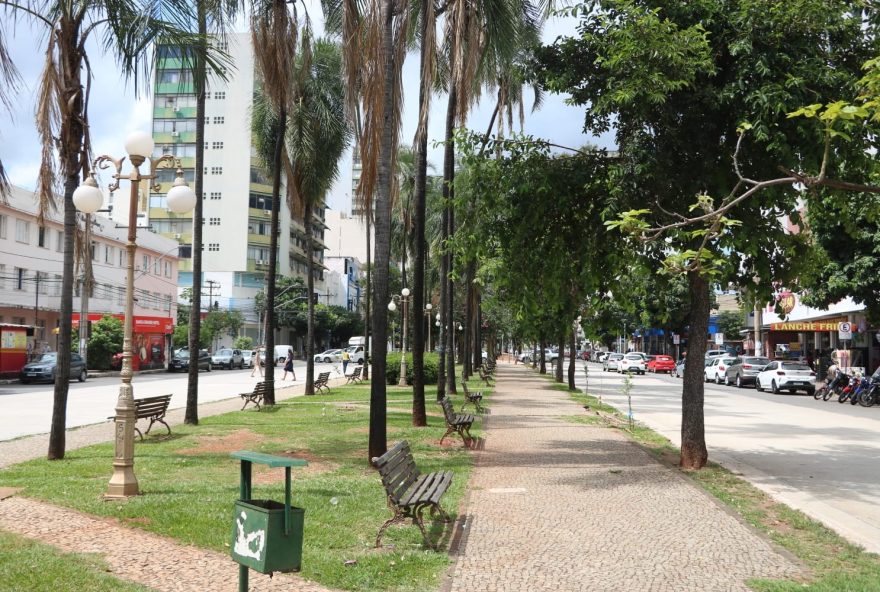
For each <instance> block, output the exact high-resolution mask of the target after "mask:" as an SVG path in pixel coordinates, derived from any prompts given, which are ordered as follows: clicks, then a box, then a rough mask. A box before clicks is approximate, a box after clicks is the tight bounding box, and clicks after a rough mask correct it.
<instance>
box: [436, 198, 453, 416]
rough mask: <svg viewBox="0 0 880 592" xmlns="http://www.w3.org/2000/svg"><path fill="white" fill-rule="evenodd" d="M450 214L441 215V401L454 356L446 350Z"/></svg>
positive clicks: (439, 336) (438, 332) (439, 390)
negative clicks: (448, 358) (448, 364)
mask: <svg viewBox="0 0 880 592" xmlns="http://www.w3.org/2000/svg"><path fill="white" fill-rule="evenodd" d="M448 214H449V212H448V210H447V209H446V208H443V213H442V214H441V217H442V219H441V222H440V224H441V226H442V227H443V228H442V232H441V240H440V251H441V252H440V303H439V305H438V307H437V308H438V309H439V310H438V311H437V312H438V313H439V314H440V326H439V327H438V328H437V353H438V354H439V356H440V360H439V362H438V364H437V400H438V401H440V400H442V399H443V397H445V396H446V356H447V355H452V354H451V352H447V349H446V333H447V323H449V319H448V317H447V316H446V301H447V300H448V299H449V294H448V293H447V288H449V284H447V283H446V279H445V278H446V276H447V274H449V260H448V259H447V258H446V250H445V247H444V243H445V242H446V229H447V226H448V224H447V220H446V218H447V215H448Z"/></svg>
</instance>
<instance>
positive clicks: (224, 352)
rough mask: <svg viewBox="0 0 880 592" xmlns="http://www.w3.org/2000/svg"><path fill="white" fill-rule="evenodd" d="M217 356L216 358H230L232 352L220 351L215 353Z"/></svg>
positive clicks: (227, 350)
mask: <svg viewBox="0 0 880 592" xmlns="http://www.w3.org/2000/svg"><path fill="white" fill-rule="evenodd" d="M217 355H218V356H231V355H232V350H231V349H221V350H220V351H218V352H217Z"/></svg>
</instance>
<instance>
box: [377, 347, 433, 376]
mask: <svg viewBox="0 0 880 592" xmlns="http://www.w3.org/2000/svg"><path fill="white" fill-rule="evenodd" d="M385 364H386V366H385V382H386V383H388V384H397V381H398V380H399V379H400V352H392V353H390V354H388V355H387V356H385ZM439 364H440V356H439V355H437V354H436V353H434V352H431V353H427V354H425V384H437V366H438V365H439ZM412 381H413V364H412V354H411V353H407V354H406V383H407V384H412Z"/></svg>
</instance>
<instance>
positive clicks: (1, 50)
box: [0, 29, 21, 200]
mask: <svg viewBox="0 0 880 592" xmlns="http://www.w3.org/2000/svg"><path fill="white" fill-rule="evenodd" d="M20 83H21V77H20V76H19V74H18V69H17V68H16V67H15V63H14V62H13V60H12V56H10V55H9V53H8V52H7V50H6V46H5V45H4V43H3V30H2V29H0V106H2V107H4V108H5V109H8V110H9V111H12V103H11V99H12V96H13V95H14V94H15V93H16V91H17V90H18V86H19V84H20ZM10 189H11V186H10V184H9V177H7V176H6V169H5V168H3V161H2V160H0V200H2V199H4V198H5V197H6V196H7V195H8V194H9V190H10Z"/></svg>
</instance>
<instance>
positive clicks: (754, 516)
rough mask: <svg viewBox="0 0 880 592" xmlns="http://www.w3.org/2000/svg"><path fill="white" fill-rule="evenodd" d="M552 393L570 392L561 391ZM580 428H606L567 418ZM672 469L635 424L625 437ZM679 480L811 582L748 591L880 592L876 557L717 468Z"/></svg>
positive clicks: (665, 452)
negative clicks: (716, 503) (800, 567)
mask: <svg viewBox="0 0 880 592" xmlns="http://www.w3.org/2000/svg"><path fill="white" fill-rule="evenodd" d="M551 388H554V389H559V390H565V391H568V388H567V387H566V386H563V385H553V386H552V387H551ZM571 396H572V397H573V398H574V399H575V400H576V401H577V402H578V403H580V404H582V405H587V406H589V408H590V409H591V410H594V411H602V412H604V413H607V414H613V415H616V416H617V417H618V418H619V419H621V420H622V419H623V415H622V414H621V413H620V412H618V411H617V410H616V409H615V408H613V407H611V406H609V405H604V404H602V405H600V404H599V401H598V399H596V398H595V397H592V396H588V395H584V394H583V393H581V392H580V391H577V392H571ZM568 419H570V420H572V421H576V422H579V423H587V424H591V425H604V424H606V421H605V420H604V419H602V418H601V417H600V416H597V415H594V414H590V415H578V416H573V417H570V418H568ZM625 433H628V434H629V435H630V437H631V438H632V439H633V440H634V441H635V442H637V443H638V444H640V445H641V446H642V447H644V448H646V449H647V450H649V451H651V452H652V453H653V454H654V455H655V456H656V457H657V458H658V459H659V460H661V461H662V462H665V463H667V464H670V465H673V466H675V465H677V463H678V449H677V448H676V447H674V446H673V445H672V443H671V442H670V441H669V440H667V439H666V438H665V437H663V436H661V435H660V434H658V433H657V432H655V431H653V430H651V429H650V428H647V427H645V426H644V425H641V424H639V423H636V424H635V427H634V429H633V430H632V432H629V431H627V432H625ZM683 474H685V475H687V476H688V477H689V478H691V479H692V480H693V481H694V482H695V483H697V484H699V485H700V486H701V487H703V488H704V489H705V490H706V491H708V492H709V493H711V494H712V495H714V496H715V497H716V498H718V499H719V500H721V501H722V502H723V503H724V504H725V505H727V506H728V507H729V508H731V509H732V510H733V511H734V512H736V513H737V514H738V515H739V516H741V517H742V518H743V519H744V520H745V521H746V522H748V523H749V524H751V525H752V526H753V527H755V528H757V529H758V530H760V531H761V532H763V533H765V534H766V535H767V536H768V537H769V538H770V539H771V540H772V541H773V542H775V543H776V544H778V545H779V546H781V547H783V548H785V549H786V550H788V551H789V552H791V553H792V554H793V555H794V556H795V557H797V558H798V559H799V560H800V561H802V562H803V564H804V565H805V566H806V567H807V569H808V570H809V571H810V572H811V576H810V577H809V578H808V579H807V580H805V581H779V580H773V581H771V580H754V581H751V582H749V586H750V587H751V588H753V589H754V590H757V591H759V592H793V591H794V590H800V591H803V592H880V557H878V556H877V555H874V554H872V553H866V552H865V551H863V550H862V549H861V548H859V547H856V546H855V545H852V544H850V543H848V542H847V541H846V540H844V539H843V538H842V537H841V536H839V535H838V534H836V533H835V532H833V531H831V530H829V529H828V528H826V527H825V526H823V525H822V524H820V523H818V522H816V521H815V520H813V519H811V518H809V517H808V516H807V515H805V514H803V513H802V512H799V511H797V510H793V509H791V508H789V507H788V506H786V505H784V504H780V503H777V502H775V501H774V500H773V499H772V498H770V497H769V496H768V495H767V494H765V493H764V492H762V491H761V490H759V489H758V488H756V487H754V486H752V485H751V484H750V483H748V482H747V481H745V480H744V479H741V478H740V477H737V476H736V475H734V474H733V473H731V472H730V471H728V470H727V469H725V468H724V467H722V466H720V465H717V464H715V463H711V462H710V463H709V464H708V466H706V467H705V468H703V469H702V470H699V471H687V472H684V473H683Z"/></svg>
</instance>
